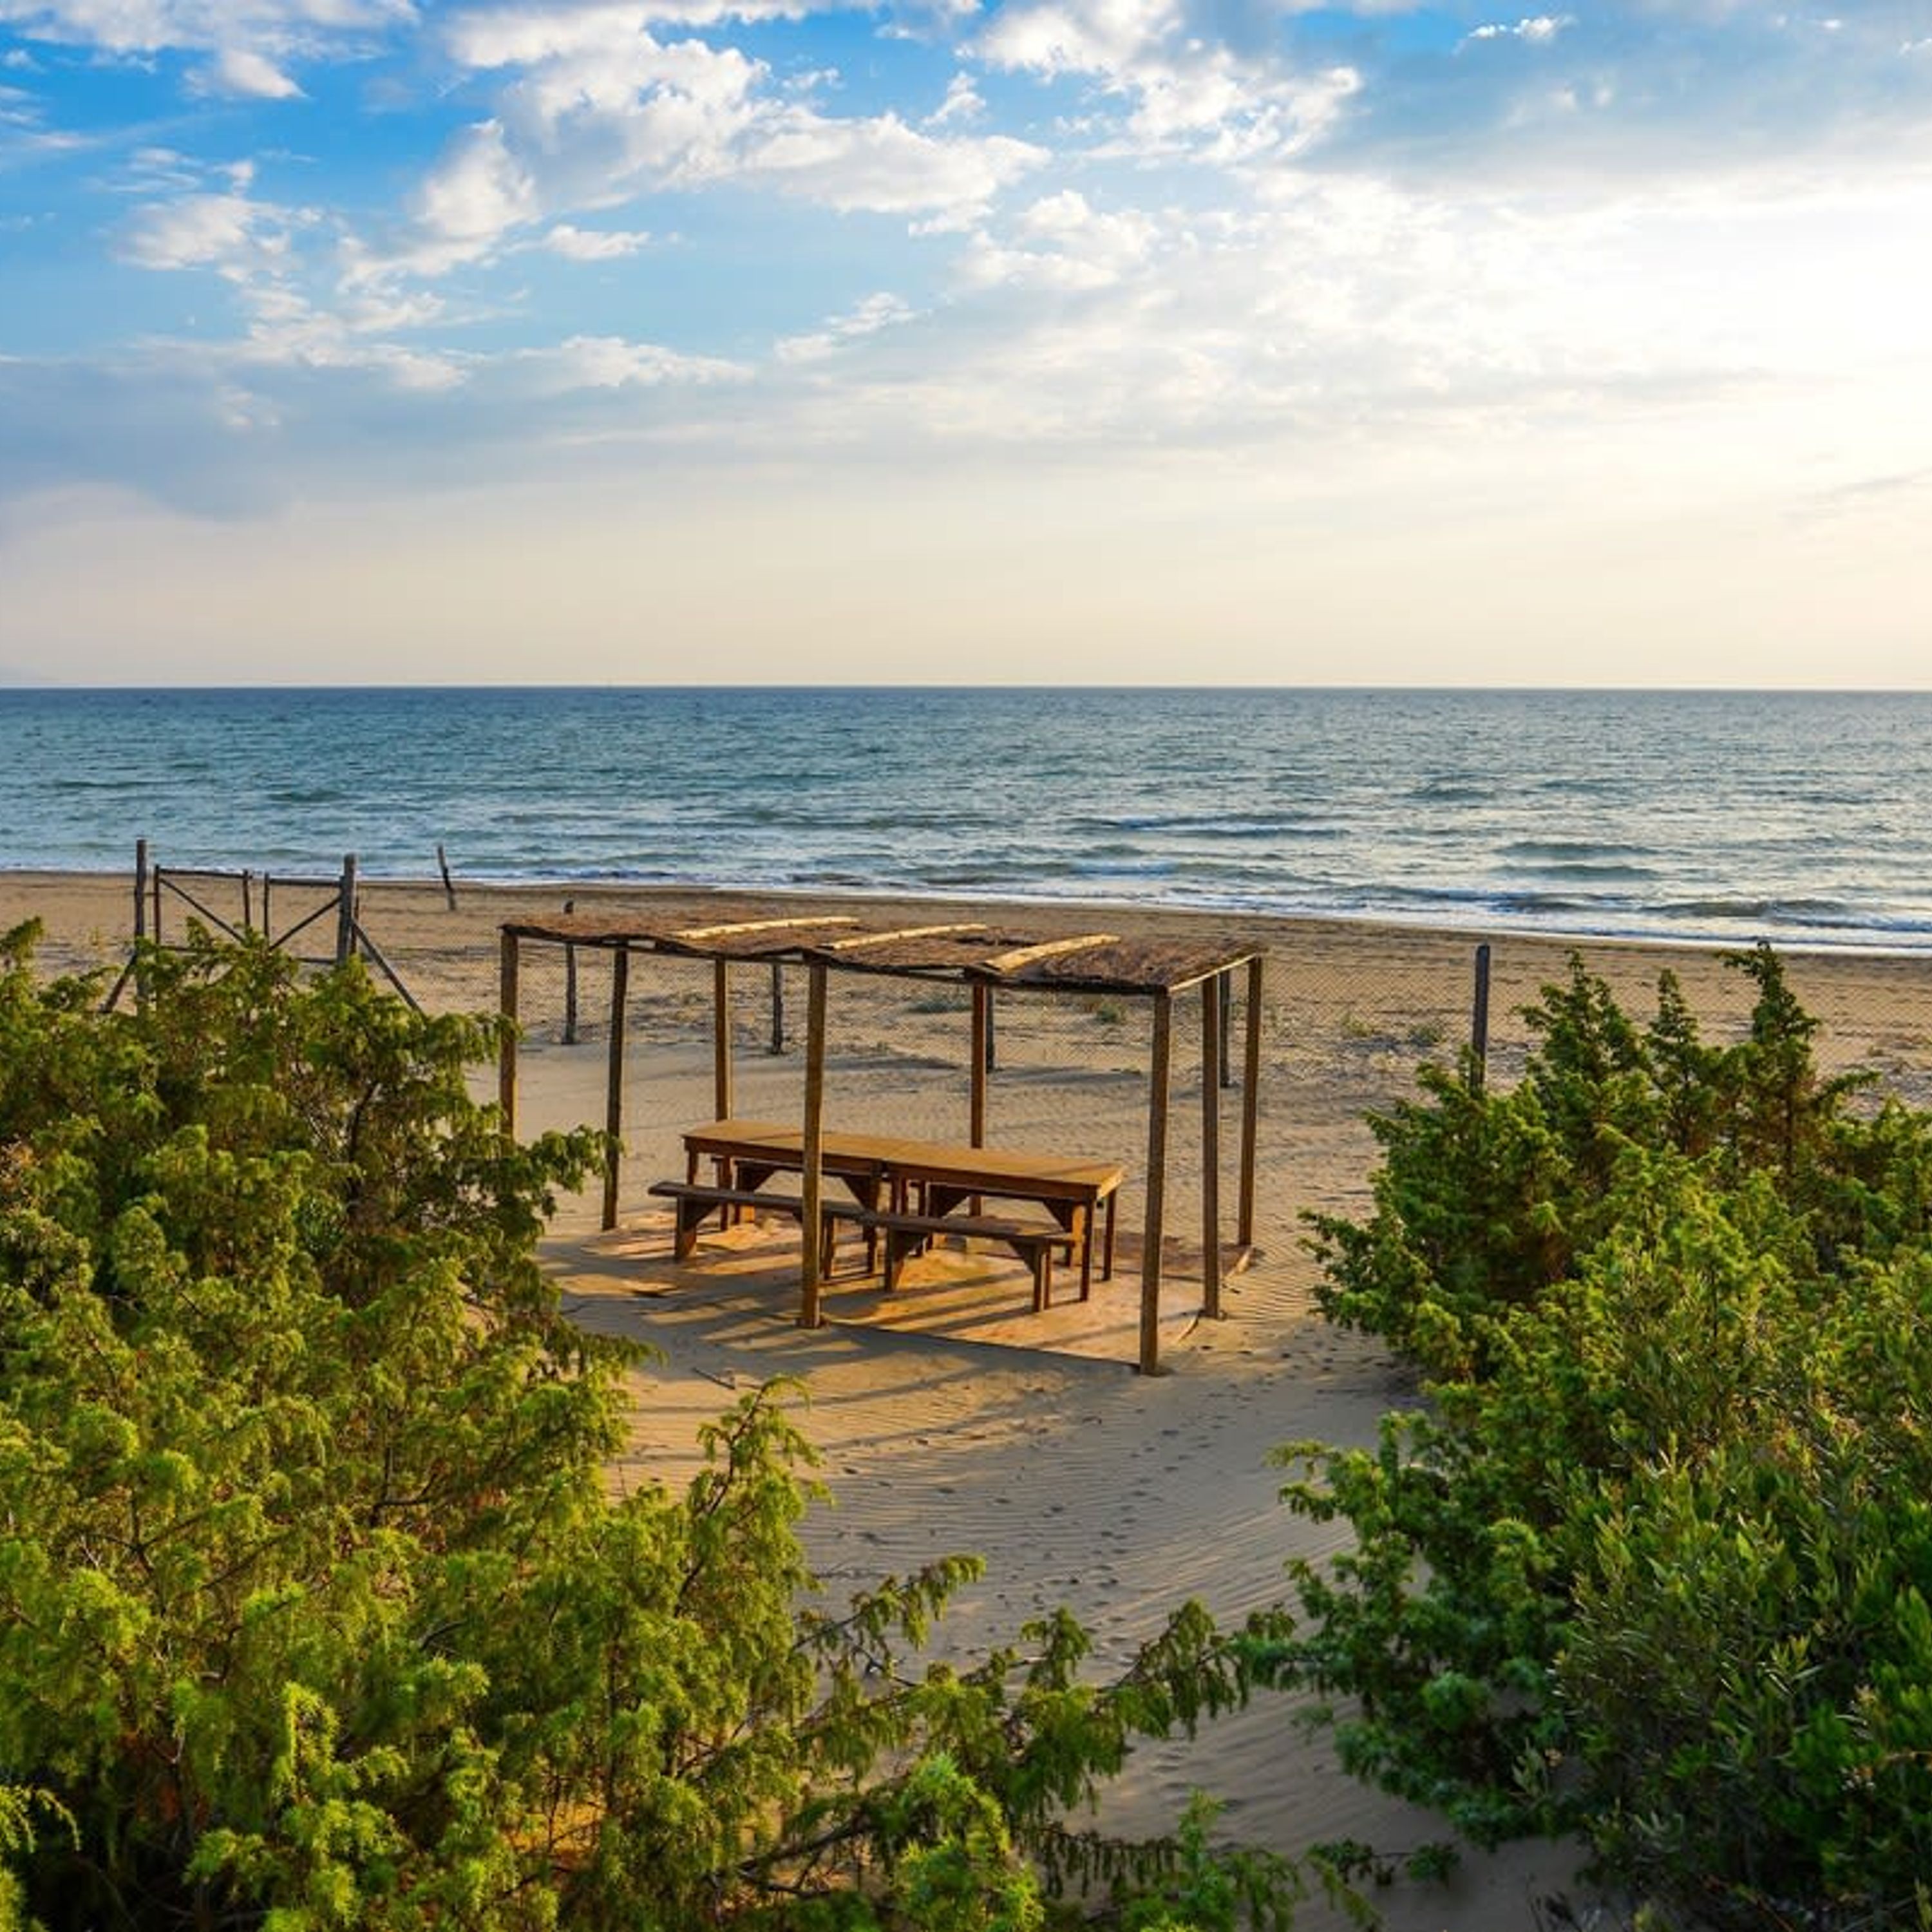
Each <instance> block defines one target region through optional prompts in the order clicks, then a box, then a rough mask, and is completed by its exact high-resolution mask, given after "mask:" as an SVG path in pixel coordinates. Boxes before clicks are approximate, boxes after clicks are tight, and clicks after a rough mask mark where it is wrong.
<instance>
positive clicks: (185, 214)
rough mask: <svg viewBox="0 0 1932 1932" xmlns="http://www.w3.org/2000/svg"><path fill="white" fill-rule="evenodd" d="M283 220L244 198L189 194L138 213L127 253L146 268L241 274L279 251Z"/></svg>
mask: <svg viewBox="0 0 1932 1932" xmlns="http://www.w3.org/2000/svg"><path fill="white" fill-rule="evenodd" d="M283 245H284V244H283V242H281V239H280V229H279V224H278V216H277V214H275V211H272V210H268V209H265V208H263V207H262V206H260V205H259V204H258V203H257V202H253V201H251V200H250V199H249V198H248V196H246V195H245V194H187V195H183V196H181V198H180V199H178V200H175V201H172V202H157V203H151V204H150V205H148V206H146V207H145V208H141V209H140V210H139V211H137V213H136V216H135V217H134V219H133V221H132V222H131V223H130V225H129V227H128V230H127V238H126V243H125V250H126V254H127V257H128V259H129V260H130V261H134V262H137V263H139V264H140V266H142V268H144V269H208V268H211V269H222V270H224V271H227V272H239V270H240V269H242V266H244V265H245V263H247V262H248V260H250V259H251V258H254V257H257V256H258V255H259V254H260V252H261V251H263V250H264V249H265V248H266V249H269V250H271V251H279V250H280V248H281V247H282V246H283Z"/></svg>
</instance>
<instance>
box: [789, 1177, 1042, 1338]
mask: <svg viewBox="0 0 1932 1932" xmlns="http://www.w3.org/2000/svg"><path fill="white" fill-rule="evenodd" d="M841 1221H847V1222H850V1223H851V1224H852V1226H854V1227H855V1228H859V1229H863V1230H864V1232H865V1235H866V1237H867V1238H868V1241H876V1240H877V1238H879V1237H880V1235H883V1237H884V1238H885V1251H886V1262H885V1266H886V1287H887V1288H889V1289H894V1288H897V1287H898V1285H899V1276H900V1274H901V1271H902V1270H903V1269H904V1266H905V1265H906V1263H907V1261H909V1260H910V1259H911V1258H912V1257H913V1256H914V1255H916V1254H920V1253H923V1252H924V1251H925V1250H926V1247H927V1246H928V1245H929V1244H930V1243H931V1242H932V1241H935V1239H937V1238H938V1237H940V1236H941V1235H959V1236H961V1237H962V1238H965V1239H968V1240H975V1239H977V1240H980V1241H997V1242H998V1243H999V1244H1001V1246H1002V1247H1008V1248H1010V1249H1012V1250H1013V1253H1015V1254H1016V1255H1017V1256H1019V1258H1020V1259H1021V1260H1022V1261H1023V1262H1025V1263H1026V1265H1027V1266H1028V1268H1030V1269H1031V1271H1033V1306H1034V1313H1035V1314H1039V1313H1040V1312H1041V1311H1042V1310H1044V1309H1046V1307H1049V1305H1050V1304H1051V1303H1052V1300H1053V1256H1054V1251H1055V1249H1058V1250H1061V1252H1062V1253H1064V1254H1065V1255H1066V1256H1067V1259H1069V1260H1071V1259H1073V1248H1074V1244H1075V1237H1074V1236H1073V1235H1072V1234H1071V1233H1070V1232H1068V1231H1067V1229H1064V1228H1050V1227H1048V1226H1045V1225H1044V1224H1043V1223H1040V1222H1038V1221H1014V1220H1006V1219H1004V1218H1002V1217H999V1216H997V1215H989V1214H895V1213H892V1212H891V1211H889V1210H887V1209H885V1208H861V1207H858V1206H856V1205H854V1206H850V1207H848V1206H847V1205H845V1204H844V1202H828V1203H827V1204H826V1208H825V1236H824V1241H825V1257H824V1268H825V1272H826V1274H830V1273H831V1271H832V1251H833V1247H834V1245H835V1241H836V1240H837V1228H838V1223H840V1222H841Z"/></svg>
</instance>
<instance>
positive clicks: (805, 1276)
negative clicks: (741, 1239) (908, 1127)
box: [798, 959, 826, 1328]
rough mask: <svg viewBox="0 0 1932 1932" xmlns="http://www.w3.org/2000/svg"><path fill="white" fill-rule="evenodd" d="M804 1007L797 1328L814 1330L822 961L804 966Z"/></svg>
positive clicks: (820, 1192)
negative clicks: (802, 1251)
mask: <svg viewBox="0 0 1932 1932" xmlns="http://www.w3.org/2000/svg"><path fill="white" fill-rule="evenodd" d="M810 973H811V978H810V980H809V981H808V987H807V992H806V995H805V1123H804V1126H805V1132H804V1147H803V1149H802V1154H801V1158H802V1161H803V1163H804V1171H803V1172H802V1173H801V1175H799V1192H800V1193H801V1195H802V1197H803V1198H802V1200H801V1202H800V1203H799V1210H800V1213H801V1214H802V1217H803V1219H804V1222H805V1229H804V1233H805V1256H804V1262H803V1272H802V1276H801V1277H800V1280H799V1298H798V1325H799V1327H800V1328H818V1327H819V1326H820V1325H821V1324H822V1323H823V1320H824V1318H823V1316H821V1315H820V1313H819V1312H818V1284H819V1273H820V1265H821V1259H822V1258H821V1257H820V1254H819V1251H818V1250H819V1236H820V1233H821V1232H823V1228H822V1221H823V1215H822V1211H821V1209H820V1202H822V1201H823V1199H824V1198H825V1174H824V1165H823V1163H824V1158H825V977H826V968H825V965H824V962H823V961H822V960H817V959H814V961H812V962H811V968H810Z"/></svg>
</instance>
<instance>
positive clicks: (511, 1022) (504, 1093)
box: [496, 929, 517, 1141]
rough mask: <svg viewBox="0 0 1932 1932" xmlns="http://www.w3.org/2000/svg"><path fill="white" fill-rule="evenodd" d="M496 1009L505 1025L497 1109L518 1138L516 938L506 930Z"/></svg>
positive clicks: (507, 1132)
mask: <svg viewBox="0 0 1932 1932" xmlns="http://www.w3.org/2000/svg"><path fill="white" fill-rule="evenodd" d="M499 948H500V950H499V957H498V964H497V974H498V980H499V989H500V990H499V993H498V995H497V1000H496V1007H497V1010H498V1011H499V1013H502V1016H503V1019H504V1020H505V1026H504V1028H503V1043H502V1046H500V1047H499V1048H498V1049H497V1052H496V1106H497V1108H498V1109H499V1112H501V1113H502V1116H503V1135H504V1138H505V1139H507V1140H512V1141H513V1140H514V1139H516V1137H517V935H515V934H514V932H509V931H508V929H505V932H503V934H502V938H501V939H500V940H499Z"/></svg>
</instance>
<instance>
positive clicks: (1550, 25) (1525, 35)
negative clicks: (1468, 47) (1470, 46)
mask: <svg viewBox="0 0 1932 1932" xmlns="http://www.w3.org/2000/svg"><path fill="white" fill-rule="evenodd" d="M1576 24H1577V23H1576V20H1575V19H1574V17H1573V16H1571V15H1570V14H1568V13H1565V14H1562V15H1560V16H1559V15H1556V14H1550V13H1539V14H1538V15H1537V16H1536V17H1535V18H1534V19H1533V20H1519V21H1517V23H1516V24H1515V25H1514V26H1503V25H1501V24H1500V23H1491V24H1490V25H1488V26H1481V27H1477V28H1473V29H1472V31H1470V34H1469V38H1470V39H1471V40H1528V41H1529V42H1531V43H1532V44H1533V45H1537V46H1547V45H1548V44H1549V43H1550V42H1551V41H1553V40H1555V39H1556V37H1557V35H1558V34H1560V33H1562V31H1563V30H1564V29H1565V28H1566V27H1574V26H1575V25H1576Z"/></svg>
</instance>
